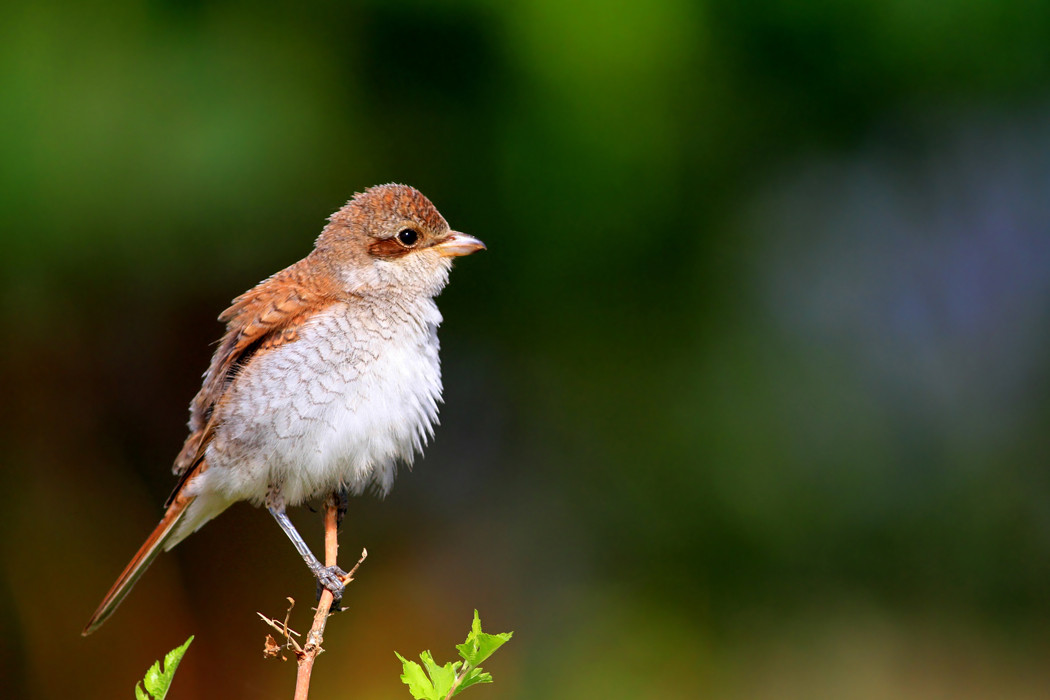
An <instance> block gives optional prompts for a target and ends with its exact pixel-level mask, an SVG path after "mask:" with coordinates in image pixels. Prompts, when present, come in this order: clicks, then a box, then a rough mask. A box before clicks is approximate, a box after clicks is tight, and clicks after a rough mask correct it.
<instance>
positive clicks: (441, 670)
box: [419, 651, 459, 700]
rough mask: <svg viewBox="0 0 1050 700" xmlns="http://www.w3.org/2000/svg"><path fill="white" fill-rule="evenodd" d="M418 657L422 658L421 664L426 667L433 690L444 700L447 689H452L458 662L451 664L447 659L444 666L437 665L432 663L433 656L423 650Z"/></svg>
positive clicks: (440, 699)
mask: <svg viewBox="0 0 1050 700" xmlns="http://www.w3.org/2000/svg"><path fill="white" fill-rule="evenodd" d="M419 658H420V659H422V660H423V665H424V666H426V667H427V673H428V674H429V675H430V680H431V681H432V682H433V683H434V691H435V692H437V694H438V698H439V700H445V697H446V696H447V695H448V691H450V690H452V684H453V683H455V681H456V671H458V670H459V663H455V664H453V663H452V662H451V661H449V662H448V663H447V664H445V665H444V666H438V665H437V664H436V663H434V657H432V656H431V655H430V652H429V651H424V652H423V653H422V654H420V655H419Z"/></svg>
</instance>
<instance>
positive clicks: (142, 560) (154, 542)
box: [81, 494, 195, 637]
mask: <svg viewBox="0 0 1050 700" xmlns="http://www.w3.org/2000/svg"><path fill="white" fill-rule="evenodd" d="M194 500H195V497H194V496H184V495H181V494H180V495H178V496H176V498H175V500H174V501H172V503H171V505H170V506H168V511H167V512H166V513H165V514H164V517H163V518H162V519H161V521H160V524H158V525H157V527H156V528H155V529H154V530H153V534H151V535H150V536H149V538H147V539H146V542H145V543H144V544H143V545H142V546H141V547H139V551H138V552H137V553H136V554H135V556H134V557H133V558H132V560H131V562H130V563H129V564H128V565H127V566H126V567H125V568H124V572H123V573H122V574H121V575H120V578H118V579H117V582H116V583H114V584H113V587H112V588H110V589H109V593H107V594H106V597H105V598H103V599H102V602H101V603H100V604H99V606H98V610H96V611H95V614H94V615H92V616H91V619H90V620H88V623H87V626H86V627H85V628H84V631H83V632H81V634H82V635H84V636H85V637H86V636H88V635H89V634H91V633H92V632H94V631H95V630H97V629H98V628H99V627H101V626H102V623H103V622H105V621H106V620H107V619H108V618H109V616H110V615H112V614H113V611H114V610H116V609H117V606H118V605H120V603H121V601H123V600H124V598H125V596H127V594H128V593H130V592H131V587H132V586H134V585H135V583H136V582H137V581H138V580H139V578H141V577H142V574H144V573H145V572H146V569H147V568H148V567H149V565H150V564H151V563H153V560H154V559H156V558H157V555H158V554H160V552H161V551H162V550H163V549H164V545H165V544H166V543H168V542H169V541H170V540H171V538H172V537H173V536H174V535H175V526H176V525H178V524H179V521H180V520H182V516H183V515H185V514H186V508H188V507H189V505H190V504H191V503H193V501H194Z"/></svg>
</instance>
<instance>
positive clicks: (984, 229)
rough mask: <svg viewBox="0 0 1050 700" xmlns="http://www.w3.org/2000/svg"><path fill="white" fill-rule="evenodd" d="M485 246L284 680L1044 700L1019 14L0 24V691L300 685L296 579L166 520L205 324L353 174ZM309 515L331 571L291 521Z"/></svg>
mask: <svg viewBox="0 0 1050 700" xmlns="http://www.w3.org/2000/svg"><path fill="white" fill-rule="evenodd" d="M389 181H397V182H405V183H409V184H412V185H414V186H416V187H418V188H420V189H421V190H422V191H423V192H425V193H426V194H427V195H428V196H430V197H431V198H432V199H433V201H434V202H435V203H436V204H437V206H438V207H439V208H440V210H441V211H442V213H443V214H444V215H445V216H446V217H447V218H448V220H449V221H450V222H451V223H452V225H453V226H454V227H455V228H457V229H459V230H463V231H467V232H469V233H471V234H474V235H477V236H478V237H480V238H481V239H483V240H484V241H485V242H486V243H487V244H488V246H489V250H488V251H487V252H484V253H482V254H479V255H475V256H473V257H471V258H465V259H462V260H461V261H459V262H458V263H457V268H456V270H454V272H453V274H452V282H451V285H450V286H449V288H448V289H447V291H446V292H445V293H444V294H443V295H442V297H441V299H440V303H441V308H442V310H443V312H444V314H445V323H444V326H443V327H442V329H441V337H442V354H443V358H444V365H443V369H444V378H445V385H446V391H445V400H446V403H445V406H444V408H443V409H442V415H441V426H440V427H439V429H438V431H437V437H436V439H435V440H434V441H433V442H432V444H431V445H430V447H429V448H428V450H427V454H426V457H425V459H423V460H421V461H418V462H417V463H416V466H415V467H414V470H413V471H412V472H408V471H407V470H403V472H402V473H401V475H400V476H399V479H398V482H397V485H396V487H395V489H394V491H393V493H392V494H391V495H390V496H389V497H388V498H387V499H386V500H382V501H381V500H379V499H377V498H375V497H371V496H369V497H362V498H359V499H355V500H354V501H353V502H352V504H351V507H350V512H349V516H348V519H347V522H346V525H345V527H344V532H343V556H342V561H344V562H352V561H353V560H354V559H355V558H356V553H357V552H358V551H360V549H361V547H368V549H369V552H370V554H371V556H370V557H369V558H368V561H367V562H366V563H365V565H364V566H363V567H362V569H361V571H360V575H359V577H358V580H357V581H356V582H355V583H353V584H352V586H351V588H350V591H349V593H348V597H347V602H348V605H349V608H350V609H349V611H348V612H347V613H344V614H342V615H341V616H339V617H337V618H334V619H333V620H332V621H331V623H330V625H329V634H328V635H327V638H326V644H325V647H326V648H327V652H326V653H325V654H324V655H323V656H322V657H321V658H320V660H319V661H318V664H317V668H316V673H315V676H314V679H315V693H316V695H317V697H324V698H332V699H338V698H354V699H365V698H367V699H374V700H381V699H386V698H407V697H408V693H407V688H405V687H404V686H403V685H401V683H400V682H399V680H398V675H399V672H400V668H399V664H398V662H397V660H396V658H395V656H394V651H395V650H397V651H399V652H401V653H402V654H405V655H406V656H413V657H414V656H415V655H416V654H418V653H419V652H420V651H422V650H424V649H432V650H433V651H434V653H435V655H436V657H437V659H438V660H439V661H441V662H443V661H446V660H450V659H451V658H452V656H453V653H454V650H453V645H454V644H456V643H459V642H462V640H463V638H464V636H465V634H466V632H467V630H468V627H469V622H470V617H471V613H472V611H473V610H474V608H475V607H476V608H478V609H479V610H480V611H481V618H482V621H483V622H484V625H485V628H486V629H487V630H489V631H493V632H498V631H506V630H514V631H515V636H514V639H513V641H512V642H510V643H509V644H508V645H507V646H506V647H504V648H503V649H501V650H500V651H499V653H498V654H497V655H496V656H495V657H493V659H491V660H490V662H489V663H486V664H485V666H486V668H487V670H490V671H491V672H492V673H493V674H494V675H495V678H496V683H495V685H492V686H483V687H478V688H474V689H471V690H470V691H469V693H470V694H471V695H473V696H474V697H476V698H478V699H479V700H480V699H481V698H483V697H488V698H491V699H492V700H497V699H500V698H503V699H526V698H528V699H530V700H532V699H534V698H550V699H560V698H565V699H572V700H576V699H580V698H601V699H603V700H614V699H617V698H625V699H626V698H630V699H631V700H637V699H638V698H651V699H654V700H655V699H659V700H676V699H678V698H700V699H711V700H715V699H726V700H730V699H737V698H739V699H745V698H746V699H748V700H764V699H770V700H774V699H775V700H789V699H793V698H798V699H800V700H820V699H824V698H827V699H829V700H832V699H834V700H838V699H840V698H859V699H863V700H867V699H872V700H875V699H882V698H887V699H889V698H893V699H894V700H899V699H905V700H910V699H912V698H916V699H917V698H952V699H953V700H967V699H970V698H973V699H983V698H989V699H990V698H1016V699H1024V698H1045V697H1047V696H1050V675H1048V674H1047V673H1046V660H1047V653H1048V652H1050V630H1048V619H1050V618H1048V615H1050V466H1048V463H1050V459H1048V455H1050V444H1048V443H1050V401H1048V392H1050V333H1048V329H1050V5H1047V4H1046V3H1036V2H1025V1H1023V0H969V1H968V2H915V1H914V0H856V1H854V2H834V1H831V0H796V1H790V0H708V1H707V2H695V3H687V2H682V1H679V0H646V2H636V3H628V2H619V1H609V0H605V1H602V2H598V1H595V0H587V1H584V2H565V1H559V2H555V1H553V0H531V1H530V0H510V1H508V2H492V3H484V2H480V1H471V0H458V1H456V0H446V1H443V2H379V1H376V2H363V3H341V2H334V1H326V0H316V1H315V0H306V1H304V2H294V3H293V2H266V1H265V0H262V1H258V2H238V1H224V0H215V1H209V0H193V1H189V2H177V1H175V0H152V1H149V2H133V1H130V0H129V1H127V2H120V1H116V0H113V1H105V0H103V1H101V2H94V3H81V2H61V1H52V0H36V1H34V2H25V3H22V2H9V3H5V4H4V5H3V7H2V8H0V328H2V333H3V337H2V342H0V389H2V400H0V441H2V445H0V446H2V449H0V483H2V487H0V695H3V697H4V698H17V699H21V698H33V699H36V698H39V699H41V700H44V699H51V698H56V699H57V698H63V699H65V698H105V699H106V700H111V699H113V698H122V697H126V698H130V697H132V687H133V685H134V682H135V680H136V679H137V678H139V677H141V675H142V673H143V672H144V671H145V670H146V668H147V667H148V665H149V664H150V663H152V661H153V660H154V659H156V658H159V657H160V656H162V655H163V654H164V652H166V651H167V650H169V649H171V648H172V647H174V646H176V645H177V644H179V643H181V642H182V641H183V640H185V639H186V637H187V636H189V635H190V634H194V635H196V642H195V643H194V644H193V646H192V647H191V648H190V650H189V653H188V655H187V657H186V659H185V661H184V662H183V665H182V667H181V669H180V670H179V674H178V676H177V678H176V681H175V686H174V689H173V693H172V695H171V696H170V697H172V698H175V699H176V700H178V699H179V698H184V699H188V698H228V699H236V698H253V699H255V698H274V699H278V698H288V697H290V696H291V693H292V686H293V676H294V668H293V663H292V662H288V663H283V662H281V661H279V660H277V661H275V660H264V659H263V656H262V646H263V639H264V636H265V633H266V631H267V630H266V629H265V628H264V627H263V625H262V624H261V623H260V622H259V621H258V619H257V618H256V615H255V613H256V612H257V611H262V612H264V613H267V614H269V615H271V616H283V612H284V609H285V605H286V604H285V596H289V595H290V596H293V597H295V598H296V599H298V600H299V605H298V607H297V608H296V611H295V613H294V614H293V617H292V626H293V627H298V628H304V627H307V626H308V622H307V620H308V608H309V606H310V605H311V604H312V602H313V597H314V583H313V581H312V579H311V578H310V576H309V574H308V573H307V571H306V568H305V567H304V566H303V564H302V562H301V561H300V560H299V558H298V557H297V555H296V554H295V551H294V550H293V549H292V547H291V545H290V544H289V543H288V542H287V541H286V540H285V538H284V535H283V534H282V533H281V531H280V530H279V529H278V528H277V526H276V525H275V524H274V523H273V522H272V521H271V519H270V517H269V516H268V515H267V514H266V513H265V512H264V511H260V510H257V509H254V508H252V507H250V506H248V505H245V504H239V505H237V506H234V507H233V508H231V509H230V511H228V512H227V513H226V514H224V515H223V516H222V517H220V518H218V519H217V520H215V521H214V522H212V523H210V524H209V525H208V526H207V527H206V528H204V529H203V530H202V531H201V532H200V533H198V534H196V535H194V536H193V537H191V538H189V539H188V540H187V541H186V542H184V543H183V544H182V545H180V546H179V547H178V548H177V550H176V551H174V552H173V553H171V554H168V555H164V556H162V557H161V558H160V559H159V560H158V562H157V563H156V564H155V566H154V567H153V569H152V570H150V571H149V573H148V574H147V575H146V577H145V578H144V579H143V580H142V582H141V583H140V584H139V585H138V587H137V588H136V589H135V591H134V593H133V594H132V595H131V596H130V597H129V598H128V600H127V601H126V603H125V604H124V605H123V607H122V608H121V609H120V610H119V611H118V613H117V614H116V615H115V616H114V617H113V618H112V619H111V620H110V621H109V623H107V625H106V626H105V627H103V628H102V630H101V631H99V632H98V633H96V634H95V635H93V636H92V637H90V638H88V639H81V637H80V636H79V633H80V629H81V627H82V626H83V624H84V623H85V622H86V620H87V618H88V616H89V615H90V613H91V612H92V611H93V610H94V608H95V605H96V604H97V603H98V601H99V599H100V598H101V596H102V594H103V593H104V592H105V591H106V589H107V588H108V587H109V585H110V583H111V582H112V580H113V579H114V578H115V576H116V575H117V573H118V572H119V571H120V569H121V568H122V567H123V565H124V563H125V562H126V561H127V559H128V558H129V557H130V555H131V554H132V552H133V551H134V550H135V549H136V547H137V546H138V545H139V544H140V542H141V541H142V540H143V539H144V538H145V536H146V534H147V533H148V532H149V531H150V529H151V528H152V527H153V525H154V524H155V522H156V521H157V520H158V518H159V515H160V512H161V503H162V502H163V500H164V498H165V496H166V495H167V493H168V491H169V489H170V488H171V487H172V485H173V483H174V481H173V478H172V476H171V474H170V473H169V465H170V464H171V462H172V460H173V458H174V456H175V455H176V453H177V452H178V449H179V447H180V446H181V444H182V440H183V438H184V436H185V421H186V417H187V414H186V407H187V405H188V402H189V400H190V398H191V397H192V396H193V394H194V393H195V391H196V389H197V387H198V386H199V380H200V375H201V373H202V372H203V370H204V369H205V367H206V365H207V361H208V358H209V356H210V353H211V351H212V349H213V346H212V345H211V343H212V342H213V341H214V340H215V339H216V338H217V337H218V336H219V335H220V333H221V330H222V329H221V326H220V325H219V324H218V323H217V322H216V321H215V317H216V316H217V315H218V314H219V312H220V311H221V310H222V309H223V308H225V305H226V303H227V302H228V301H229V300H230V299H231V298H233V297H234V296H235V295H237V294H239V293H240V292H242V291H243V290H245V289H247V288H249V287H250V286H252V285H253V284H255V283H256V282H258V281H259V280H260V279H262V278H264V277H266V276H268V275H269V274H271V273H273V272H275V271H276V270H278V269H280V268H282V267H284V266H285V265H288V264H290V263H292V262H294V261H295V260H297V259H299V258H300V257H302V256H303V255H304V254H306V253H307V252H308V251H309V250H310V248H311V244H312V241H313V239H314V237H315V236H316V234H317V233H318V231H319V230H320V228H321V226H322V225H323V223H324V220H325V217H326V216H327V215H328V214H330V213H331V212H332V211H333V210H335V209H336V208H338V207H339V206H340V205H342V204H343V203H344V202H345V201H346V200H347V199H348V198H349V197H350V196H352V195H353V193H354V192H355V191H360V190H362V189H364V188H365V187H367V186H370V185H373V184H378V183H383V182H389ZM292 517H293V519H294V520H295V521H296V522H297V523H298V524H299V526H300V528H301V529H302V530H303V531H304V533H306V535H307V537H308V540H309V541H310V542H311V543H312V544H313V545H314V546H315V547H317V546H319V543H320V531H321V524H320V518H319V516H318V515H316V514H314V513H311V512H310V511H308V510H306V509H299V510H296V511H295V512H294V513H293V514H292Z"/></svg>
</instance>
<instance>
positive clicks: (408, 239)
mask: <svg viewBox="0 0 1050 700" xmlns="http://www.w3.org/2000/svg"><path fill="white" fill-rule="evenodd" d="M397 240H399V241H401V245H405V246H414V245H415V244H416V241H418V240H419V234H418V233H416V232H415V231H413V230H412V229H410V228H406V229H405V230H404V231H402V232H401V233H399V234H397Z"/></svg>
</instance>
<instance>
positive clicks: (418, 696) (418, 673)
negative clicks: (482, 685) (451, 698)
mask: <svg viewBox="0 0 1050 700" xmlns="http://www.w3.org/2000/svg"><path fill="white" fill-rule="evenodd" d="M394 654H397V658H398V659H400V660H401V665H402V667H403V668H404V671H405V672H404V674H402V676H401V682H402V683H404V684H405V685H407V686H408V690H409V692H410V693H412V697H413V698H415V700H445V698H446V697H447V696H448V691H449V690H450V689H451V688H452V684H453V683H454V682H455V680H456V671H458V670H459V664H458V663H455V664H453V663H452V662H451V661H450V662H448V663H447V664H445V665H444V666H438V665H437V664H436V663H434V657H433V656H431V655H430V652H429V651H424V652H423V653H422V654H420V655H419V658H420V659H421V660H422V661H423V666H425V667H426V672H425V673H424V671H423V666H420V665H419V664H417V663H416V662H415V661H409V660H408V659H406V658H405V657H403V656H401V654H398V653H397V652H396V651H395V652H394ZM428 676H429V677H428Z"/></svg>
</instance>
